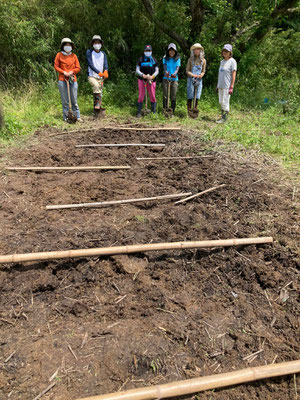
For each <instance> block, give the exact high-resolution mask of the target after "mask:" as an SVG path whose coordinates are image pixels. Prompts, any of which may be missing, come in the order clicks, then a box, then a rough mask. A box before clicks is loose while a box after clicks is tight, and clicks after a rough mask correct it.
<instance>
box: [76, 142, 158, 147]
mask: <svg viewBox="0 0 300 400" xmlns="http://www.w3.org/2000/svg"><path fill="white" fill-rule="evenodd" d="M129 146H139V147H164V146H165V144H163V143H104V144H103V143H101V144H96V143H91V144H77V145H76V146H75V147H129Z"/></svg>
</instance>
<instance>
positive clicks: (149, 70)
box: [136, 44, 159, 118]
mask: <svg viewBox="0 0 300 400" xmlns="http://www.w3.org/2000/svg"><path fill="white" fill-rule="evenodd" d="M158 73H159V69H158V64H157V60H156V59H155V58H154V57H153V56H152V47H151V45H150V44H147V45H146V46H145V48H144V54H143V55H142V57H140V58H139V59H138V61H137V64H136V74H137V77H138V88H139V98H138V107H137V118H140V117H141V116H142V107H143V101H144V98H145V94H146V90H145V89H146V88H147V91H148V93H149V97H150V102H151V111H152V112H153V114H154V113H156V97H155V92H156V77H157V75H158Z"/></svg>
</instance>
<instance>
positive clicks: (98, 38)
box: [91, 35, 103, 46]
mask: <svg viewBox="0 0 300 400" xmlns="http://www.w3.org/2000/svg"><path fill="white" fill-rule="evenodd" d="M94 40H100V42H101V44H103V40H102V38H101V36H100V35H94V36H93V37H92V41H91V45H92V46H93V42H94Z"/></svg>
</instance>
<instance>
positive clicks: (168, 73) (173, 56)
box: [163, 43, 181, 114]
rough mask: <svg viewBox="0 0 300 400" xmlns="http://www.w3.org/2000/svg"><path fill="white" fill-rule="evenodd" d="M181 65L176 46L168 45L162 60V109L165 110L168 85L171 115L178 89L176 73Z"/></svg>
mask: <svg viewBox="0 0 300 400" xmlns="http://www.w3.org/2000/svg"><path fill="white" fill-rule="evenodd" d="M180 65H181V61H180V57H179V55H178V52H177V48H176V45H175V44H174V43H170V44H169V46H168V50H167V53H166V55H165V56H164V58H163V66H164V77H163V109H164V110H165V109H166V108H167V99H168V89H169V85H170V97H171V108H172V110H173V114H174V112H175V108H176V94H177V89H178V71H179V68H180Z"/></svg>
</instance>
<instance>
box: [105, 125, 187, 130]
mask: <svg viewBox="0 0 300 400" xmlns="http://www.w3.org/2000/svg"><path fill="white" fill-rule="evenodd" d="M102 129H110V130H113V131H115V130H120V131H181V128H178V127H176V128H175V127H174V128H172V127H168V128H167V127H166V128H163V127H160V128H155V127H153V128H134V127H130V128H127V127H126V128H125V127H120V126H116V127H113V126H106V127H103V128H102Z"/></svg>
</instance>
